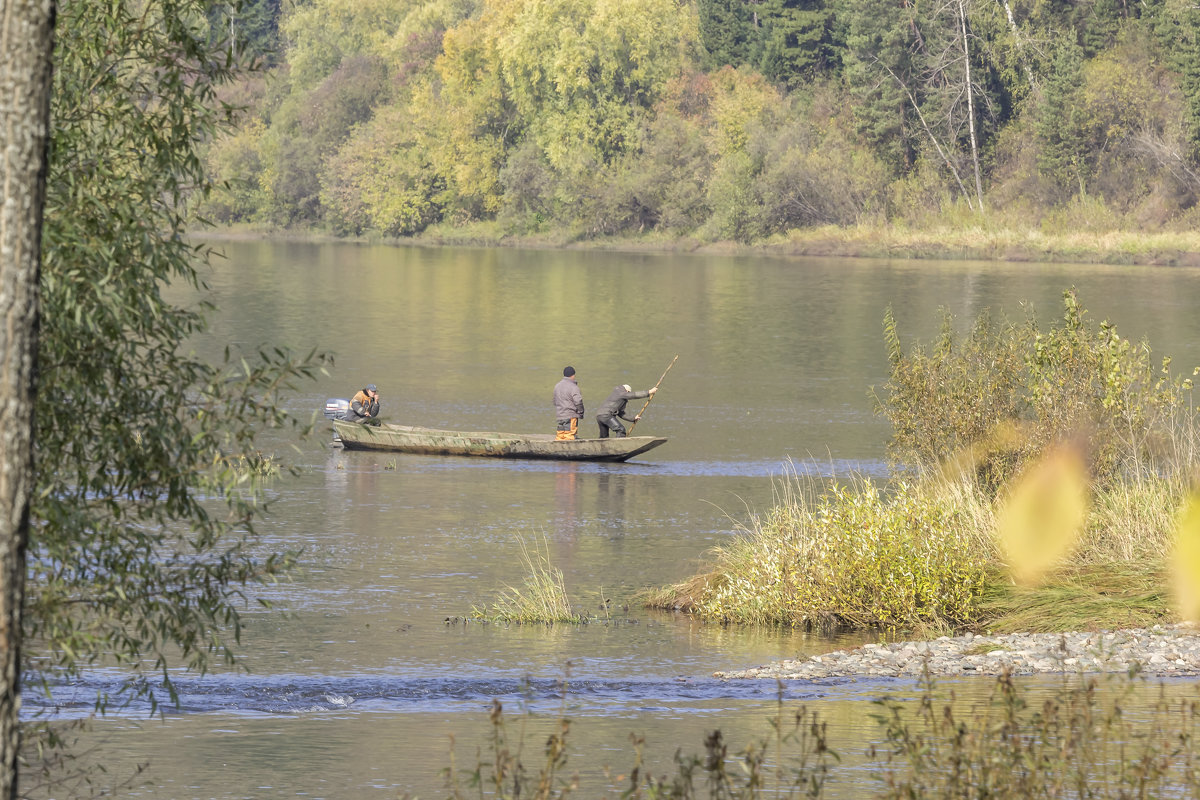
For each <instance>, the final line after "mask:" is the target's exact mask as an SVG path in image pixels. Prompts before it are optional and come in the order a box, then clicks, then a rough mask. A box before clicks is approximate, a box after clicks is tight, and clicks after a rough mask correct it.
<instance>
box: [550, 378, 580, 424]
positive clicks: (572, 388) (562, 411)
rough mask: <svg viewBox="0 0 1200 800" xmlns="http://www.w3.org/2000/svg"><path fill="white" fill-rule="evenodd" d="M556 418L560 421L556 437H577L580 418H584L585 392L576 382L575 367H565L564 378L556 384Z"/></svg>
mask: <svg viewBox="0 0 1200 800" xmlns="http://www.w3.org/2000/svg"><path fill="white" fill-rule="evenodd" d="M554 419H555V420H556V421H557V423H558V427H557V431H556V433H555V438H556V439H558V440H559V441H569V440H571V439H574V438H575V434H576V433H577V432H578V430H579V420H581V419H583V393H582V392H580V391H579V385H578V384H577V383H576V379H575V368H574V367H564V368H563V379H562V380H561V381H559V382H558V383H556V384H555V385H554Z"/></svg>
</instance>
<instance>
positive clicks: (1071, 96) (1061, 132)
mask: <svg viewBox="0 0 1200 800" xmlns="http://www.w3.org/2000/svg"><path fill="white" fill-rule="evenodd" d="M1083 81H1084V79H1083V49H1082V48H1081V47H1079V45H1077V44H1076V43H1075V41H1074V39H1073V37H1070V36H1063V37H1061V38H1060V39H1059V41H1058V45H1057V47H1056V49H1055V57H1054V69H1053V70H1052V72H1051V74H1050V77H1049V79H1048V80H1047V81H1046V83H1045V85H1044V88H1043V92H1042V100H1041V103H1039V104H1038V107H1037V117H1036V120H1037V121H1036V123H1035V130H1036V132H1037V137H1038V145H1039V147H1038V155H1037V162H1038V168H1039V169H1040V170H1041V171H1042V173H1043V174H1044V175H1045V177H1046V178H1047V179H1048V180H1049V181H1051V182H1052V183H1053V185H1055V186H1056V187H1057V188H1059V189H1060V190H1063V189H1065V190H1067V191H1068V193H1070V192H1073V191H1074V190H1078V191H1079V192H1080V193H1082V192H1084V191H1085V190H1086V184H1087V180H1088V177H1089V172H1088V169H1087V163H1086V162H1087V159H1088V144H1089V142H1088V140H1089V133H1088V124H1087V114H1086V112H1085V110H1084V107H1083V97H1082V90H1083Z"/></svg>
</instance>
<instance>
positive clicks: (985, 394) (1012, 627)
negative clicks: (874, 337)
mask: <svg viewBox="0 0 1200 800" xmlns="http://www.w3.org/2000/svg"><path fill="white" fill-rule="evenodd" d="M1085 317H1086V311H1085V310H1084V309H1083V308H1082V307H1081V306H1080V304H1079V301H1078V299H1077V298H1076V296H1075V293H1074V291H1067V292H1065V293H1064V302H1063V317H1062V319H1061V321H1060V322H1059V323H1058V324H1056V325H1054V326H1052V327H1051V328H1050V329H1049V330H1041V329H1039V327H1038V325H1037V324H1036V322H1034V321H1033V320H1026V321H1024V322H1021V323H1011V322H1007V321H1002V322H997V321H993V320H992V319H990V317H989V316H988V315H987V314H986V313H985V314H983V315H981V316H980V318H979V319H978V320H976V322H975V324H974V326H973V328H972V329H971V331H970V332H969V334H967V335H966V336H958V335H956V334H955V333H954V328H953V326H952V325H951V320H950V318H949V317H948V316H947V317H946V318H945V320H944V324H943V327H942V332H941V334H940V336H939V337H938V339H937V341H935V342H934V343H932V346H930V347H926V346H922V345H917V346H914V347H913V348H912V349H910V350H909V351H907V352H905V351H904V350H903V349H902V348H901V345H900V339H899V336H898V334H897V328H896V321H895V320H894V319H893V317H892V314H891V312H890V311H889V313H888V315H887V317H886V319H885V322H884V332H885V337H886V340H887V345H888V349H889V354H890V359H891V376H890V380H889V382H888V384H887V385H886V386H885V387H884V392H883V394H882V395H881V396H879V397H878V403H879V411H880V413H882V414H884V415H886V416H887V418H888V419H889V420H890V421H891V423H892V425H893V431H894V433H893V438H892V441H891V443H890V448H891V452H892V454H893V455H894V456H895V459H896V464H897V470H896V472H895V475H896V477H895V478H894V479H893V480H892V481H890V482H888V484H887V485H886V486H880V485H877V484H876V483H875V482H873V481H871V480H869V479H865V478H864V479H851V480H849V481H844V482H831V483H829V484H827V485H825V486H822V487H813V486H812V485H811V484H808V483H806V482H805V481H803V480H802V479H800V478H798V477H797V478H794V479H793V480H792V481H790V482H789V484H788V485H786V486H784V487H783V490H782V491H781V492H780V494H779V501H778V502H777V504H776V505H775V506H774V507H773V508H771V509H769V510H768V511H767V512H765V513H763V514H761V515H757V516H755V517H753V518H752V519H751V520H750V522H749V523H748V524H747V526H746V530H745V532H744V535H743V536H741V537H739V538H738V539H737V540H736V541H734V542H733V543H732V544H730V545H728V546H726V547H723V548H721V549H718V550H717V551H715V552H714V553H712V559H711V561H712V567H711V570H710V571H708V572H706V573H705V574H702V575H697V576H695V577H694V578H692V579H691V580H688V581H684V582H682V583H680V584H678V585H675V586H670V587H666V588H664V589H661V590H659V591H657V592H654V593H653V595H652V597H651V599H650V603H651V605H654V606H659V607H670V608H681V609H687V610H689V611H691V612H692V613H695V614H697V615H698V616H700V617H702V618H704V619H709V620H714V621H721V622H736V623H756V624H777V625H790V626H803V627H807V628H816V629H838V628H846V627H869V628H882V629H890V630H893V631H904V632H912V633H915V634H917V635H941V634H944V633H948V632H953V631H962V630H974V631H992V632H1008V631H1026V632H1054V631H1067V630H1094V629H1104V628H1121V627H1134V626H1144V625H1150V624H1154V623H1158V622H1167V621H1175V620H1177V619H1178V618H1179V615H1180V614H1181V613H1182V614H1186V613H1187V612H1188V611H1189V610H1190V607H1189V603H1190V602H1191V601H1190V600H1189V599H1188V597H1189V592H1190V591H1191V589H1190V588H1189V587H1190V586H1191V584H1192V583H1193V581H1192V580H1191V575H1190V572H1189V570H1190V569H1191V565H1190V564H1189V563H1188V562H1189V558H1188V557H1187V553H1188V552H1189V550H1188V546H1189V542H1190V537H1191V536H1194V535H1196V531H1193V530H1192V528H1193V527H1195V524H1194V521H1195V519H1196V515H1195V514H1193V513H1187V512H1186V509H1187V508H1188V507H1189V505H1190V504H1191V503H1193V502H1194V501H1192V500H1191V496H1192V495H1191V492H1192V489H1191V479H1192V476H1193V475H1194V474H1195V471H1196V467H1197V465H1198V464H1200V461H1198V459H1200V453H1198V451H1197V447H1196V443H1197V425H1196V415H1195V408H1194V405H1193V402H1192V401H1193V398H1192V392H1193V385H1192V379H1191V377H1190V376H1187V377H1183V376H1179V375H1176V374H1174V373H1173V372H1172V371H1171V369H1170V359H1169V358H1166V359H1163V360H1162V362H1161V363H1159V364H1154V363H1152V361H1151V351H1150V349H1149V347H1148V346H1147V345H1145V344H1142V345H1137V344H1134V343H1132V342H1130V341H1128V340H1126V339H1123V338H1121V336H1120V335H1119V334H1118V333H1117V331H1116V329H1115V328H1114V327H1113V326H1111V325H1109V324H1108V323H1100V324H1098V325H1092V324H1090V323H1089V322H1088V321H1087V320H1086V319H1085ZM1173 575H1174V576H1175V578H1176V585H1177V586H1178V587H1179V588H1180V593H1177V595H1172V592H1171V586H1172V576H1173ZM1175 601H1178V602H1175ZM1181 604H1182V605H1181Z"/></svg>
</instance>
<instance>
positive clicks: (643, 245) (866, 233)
mask: <svg viewBox="0 0 1200 800" xmlns="http://www.w3.org/2000/svg"><path fill="white" fill-rule="evenodd" d="M1062 227H1063V229H1062V230H1058V231H1055V230H1046V229H1043V228H1037V227H1027V228H1021V227H1014V226H1008V225H1004V224H1000V223H992V224H984V222H981V221H971V222H970V223H966V224H951V223H945V224H940V225H936V226H931V227H928V228H903V227H898V226H858V227H847V228H843V227H837V226H832V225H830V226H823V227H818V228H804V229H798V230H793V231H789V232H788V233H787V234H786V235H782V236H776V237H773V238H771V239H769V240H766V241H762V242H756V243H753V244H744V243H738V242H730V241H719V242H706V241H702V240H699V239H695V238H687V237H684V238H671V237H663V236H659V235H656V234H651V235H647V236H639V237H581V236H578V235H575V234H571V233H568V232H558V233H540V234H528V235H519V236H518V235H513V234H511V233H507V232H505V231H504V230H502V229H501V228H499V227H498V226H497V225H495V224H494V223H475V224H473V225H468V226H463V227H456V228H452V227H449V226H445V227H433V228H430V229H428V230H426V231H425V232H424V233H422V234H421V235H419V236H415V237H411V238H403V239H395V238H382V237H338V236H332V235H329V234H325V233H322V232H320V231H315V230H285V229H272V228H260V227H253V226H236V227H229V228H212V229H205V230H198V231H195V232H194V234H195V235H197V236H200V237H203V238H206V239H216V240H220V239H228V240H235V241H248V240H255V239H277V240H281V241H313V242H321V241H356V242H363V243H377V244H386V245H391V246H418V247H515V248H529V249H569V250H599V251H614V252H639V253H694V254H700V255H767V256H777V257H831V258H832V257H843V258H893V259H927V260H954V259H956V260H968V261H976V260H978V261H1006V262H1014V263H1025V262H1033V263H1079V264H1113V265H1142V266H1176V267H1200V233H1198V232H1194V231H1171V232H1154V233H1148V232H1143V231H1111V230H1092V229H1089V228H1088V227H1087V226H1079V227H1072V226H1070V225H1068V224H1064V225H1063V226H1062Z"/></svg>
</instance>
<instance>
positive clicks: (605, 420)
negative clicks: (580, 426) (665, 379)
mask: <svg viewBox="0 0 1200 800" xmlns="http://www.w3.org/2000/svg"><path fill="white" fill-rule="evenodd" d="M657 391H658V387H657V386H655V387H654V388H653V389H647V390H646V391H644V392H635V391H633V389H631V388H629V384H628V383H626V384H623V385H621V386H618V387H617V388H615V389H613V390H612V394H610V395H609V396H608V399H607V400H605V401H604V403H603V405H601V406H600V413H598V414H597V415H596V422H598V423H600V438H601V439H607V438H608V432H609V431H612V432H613V434H614V435H615V436H617V437H618V438H620V437H622V436H624V435H625V426H624V425H622V424H621V420H625V421H626V422H637V421H638V420H639V419H641V418H642V415H641V414H638V415H637V416H636V417H634V418H633V419H630V418H629V417H627V416H625V404H626V403H628V402H629V401H630V400H641V399H642V398H645V397H653V396H654V393H655V392H657Z"/></svg>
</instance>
